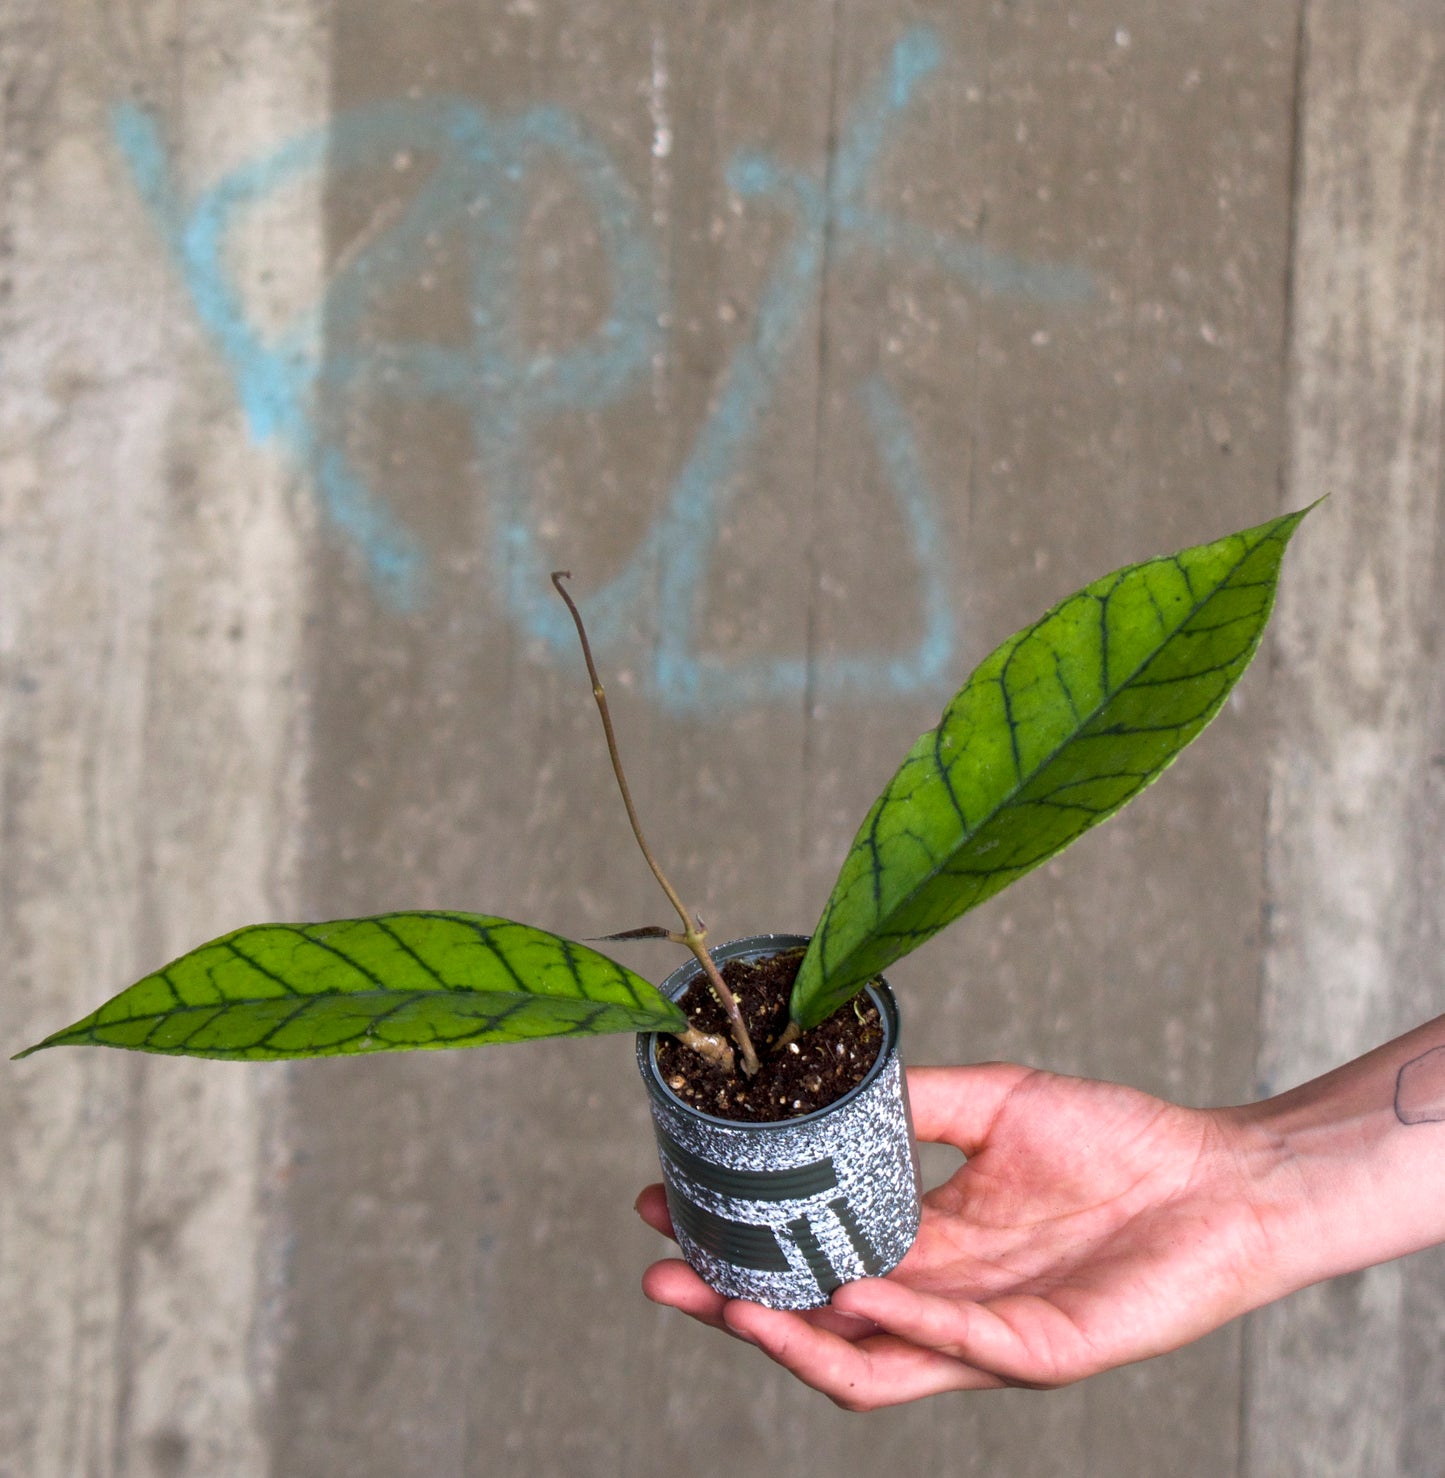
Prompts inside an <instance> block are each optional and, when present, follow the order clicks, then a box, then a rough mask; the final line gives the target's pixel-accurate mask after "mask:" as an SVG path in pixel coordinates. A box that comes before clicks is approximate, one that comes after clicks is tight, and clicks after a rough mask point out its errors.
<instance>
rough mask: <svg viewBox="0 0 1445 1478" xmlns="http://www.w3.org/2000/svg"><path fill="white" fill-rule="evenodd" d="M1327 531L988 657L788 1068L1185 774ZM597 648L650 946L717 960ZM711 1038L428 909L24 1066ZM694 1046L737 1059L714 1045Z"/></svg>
mask: <svg viewBox="0 0 1445 1478" xmlns="http://www.w3.org/2000/svg"><path fill="white" fill-rule="evenodd" d="M1307 511H1308V510H1304V511H1302V512H1299V513H1292V514H1289V515H1287V516H1285V517H1283V518H1278V519H1274V520H1272V521H1270V522H1269V523H1265V524H1261V525H1259V526H1258V527H1257V528H1252V529H1247V530H1245V531H1244V532H1242V533H1238V534H1233V535H1230V536H1229V537H1228V538H1225V539H1221V540H1219V541H1217V542H1216V543H1213V544H1204V545H1200V546H1198V547H1196V548H1192V549H1186V550H1183V551H1181V552H1180V553H1179V554H1176V555H1171V556H1168V557H1166V558H1163V559H1155V560H1150V561H1148V562H1146V563H1144V564H1138V565H1130V566H1127V567H1126V568H1124V569H1122V570H1118V571H1116V572H1115V573H1114V574H1112V575H1109V576H1106V577H1105V578H1104V579H1102V580H1098V581H1096V582H1094V584H1092V585H1089V586H1087V587H1086V588H1085V589H1084V590H1081V591H1079V592H1078V593H1077V594H1076V595H1073V596H1071V597H1070V598H1069V599H1068V600H1066V601H1064V602H1063V603H1062V604H1061V605H1059V606H1056V607H1055V608H1054V609H1053V610H1052V611H1050V612H1048V613H1047V614H1046V615H1045V616H1043V617H1042V618H1041V619H1040V620H1038V621H1036V622H1035V623H1034V624H1033V625H1031V626H1029V627H1027V628H1025V629H1024V630H1023V631H1021V632H1018V633H1016V634H1015V635H1014V636H1012V637H1010V638H1009V639H1008V640H1007V641H1005V642H1004V643H1003V645H1002V646H1000V647H999V648H998V649H997V650H996V651H994V652H993V653H992V654H991V655H990V656H989V657H987V658H985V660H984V661H983V663H982V664H981V665H980V666H979V667H978V668H977V669H976V671H975V672H974V673H973V675H972V676H971V677H970V678H969V680H968V682H967V683H965V684H964V686H963V688H962V689H961V690H960V691H959V693H958V694H957V695H956V696H955V697H954V699H953V700H952V701H951V702H950V703H949V705H948V706H947V708H945V710H944V712H943V717H942V719H941V720H940V722H939V724H938V727H937V728H936V729H933V730H930V731H929V732H928V733H927V734H924V735H923V736H922V738H920V739H919V740H918V742H917V743H916V744H915V745H914V746H913V748H912V749H911V750H910V751H909V753H908V755H907V756H906V758H905V759H904V761H903V765H902V767H901V768H900V769H899V771H898V773H897V774H896V775H895V776H894V777H893V779H892V780H891V781H890V782H889V784H888V786H887V787H886V789H885V790H884V792H883V794H882V795H881V796H880V797H879V798H878V800H877V801H876V802H875V803H874V805H873V808H872V810H871V811H870V812H869V813H868V816H867V819H866V820H865V821H864V823H863V826H862V828H861V829H860V831H859V833H858V836H857V838H856V839H855V840H854V843H853V847H852V849H851V851H850V852H849V854H848V857H847V859H846V861H845V862H844V864H843V869H842V872H841V874H840V876H839V878H838V881H837V884H836V885H835V887H834V889H833V893H832V895H831V897H830V898H829V900H828V903H827V905H826V907H825V908H824V910H823V915H822V918H821V920H820V921H819V923H818V926H817V928H816V929H815V930H814V931H813V938H812V943H811V944H810V946H809V948H808V951H807V954H806V955H805V957H804V959H803V962H802V965H801V967H800V970H799V974H798V980H797V984H796V986H795V988H794V991H793V997H792V1005H791V1017H792V1021H791V1024H790V1025H789V1027H788V1029H787V1031H786V1032H785V1033H784V1034H783V1036H782V1037H781V1038H780V1039H779V1041H778V1043H776V1044H775V1045H774V1047H773V1050H777V1048H778V1047H781V1046H783V1045H785V1043H786V1042H787V1041H788V1040H790V1039H791V1038H794V1037H796V1036H797V1035H799V1034H801V1033H802V1032H803V1031H805V1030H807V1029H808V1028H810V1027H812V1026H815V1025H817V1024H818V1023H819V1022H820V1021H822V1020H824V1019H825V1018H826V1017H827V1016H828V1015H830V1014H831V1013H832V1012H833V1011H835V1010H837V1009H838V1008H839V1007H840V1006H842V1005H844V1004H846V1003H847V1002H848V1001H849V1000H850V999H851V998H852V996H854V995H855V994H856V993H857V992H858V991H860V990H861V989H862V988H863V986H864V985H866V984H867V982H868V981H869V980H870V979H872V978H873V977H874V976H875V975H877V974H878V973H879V972H881V971H882V970H883V969H885V968H886V967H887V966H888V965H889V964H891V963H892V962H893V961H894V960H897V959H899V958H901V957H902V956H903V955H905V954H907V953H908V952H909V951H910V950H913V949H915V948H916V947H917V946H918V945H920V944H922V943H923V942H924V941H925V940H926V939H928V938H930V937H931V936H932V935H933V934H935V933H937V932H938V930H940V929H942V928H943V927H944V926H945V925H947V924H948V923H950V922H952V920H954V919H955V918H957V917H958V916H959V915H960V914H962V913H964V912H966V911H967V910H968V909H970V908H973V907H976V906H977V905H978V904H980V903H982V902H984V901H985V900H986V899H988V898H991V897H992V896H993V895H994V894H995V893H997V892H999V891H1000V890H1001V889H1003V888H1004V887H1006V886H1007V885H1008V884H1009V883H1011V882H1013V881H1014V880H1015V879H1016V878H1018V877H1021V876H1022V875H1023V874H1024V873H1026V872H1028V871H1030V870H1031V869H1033V868H1035V867H1037V866H1039V865H1040V864H1041V863H1043V862H1046V861H1047V860H1048V859H1049V858H1051V857H1053V856H1055V855H1056V854H1057V853H1058V852H1060V851H1061V850H1062V849H1063V848H1064V847H1066V846H1068V844H1069V843H1070V842H1072V841H1074V840H1075V839H1076V838H1077V837H1079V836H1080V835H1082V834H1083V833H1084V832H1085V831H1087V830H1088V829H1089V828H1090V827H1091V826H1095V825H1097V824H1098V823H1099V822H1100V821H1102V820H1104V819H1105V817H1107V816H1110V815H1112V814H1113V813H1114V812H1115V811H1117V810H1118V809H1119V808H1120V807H1121V806H1123V805H1124V804H1125V803H1126V802H1128V801H1129V800H1131V799H1132V798H1133V797H1134V796H1135V795H1137V794H1138V793H1139V791H1141V790H1142V789H1143V788H1144V787H1145V786H1146V785H1148V784H1149V783H1150V782H1151V781H1153V780H1154V779H1156V778H1157V777H1158V776H1159V775H1160V774H1161V773H1162V772H1163V771H1164V769H1165V768H1167V766H1168V765H1169V764H1170V763H1171V762H1172V761H1173V760H1174V759H1175V757H1176V756H1177V755H1178V754H1179V752H1180V751H1181V750H1182V749H1183V748H1184V747H1185V745H1187V744H1188V743H1189V742H1190V740H1192V739H1193V738H1195V736H1196V735H1197V734H1198V733H1199V732H1200V731H1201V730H1202V729H1203V728H1204V726H1205V725H1206V724H1207V723H1208V722H1209V720H1210V719H1211V718H1213V717H1214V715H1215V713H1217V712H1218V710H1219V707H1220V705H1221V704H1222V703H1223V702H1224V699H1225V698H1226V696H1227V695H1228V693H1229V691H1230V689H1231V688H1232V687H1233V686H1234V683H1235V682H1236V680H1237V679H1238V678H1239V676H1240V674H1241V673H1242V672H1243V671H1244V669H1245V667H1246V666H1247V665H1248V664H1249V661H1250V658H1251V657H1252V656H1253V655H1254V652H1255V650H1256V648H1257V647H1258V645H1259V640H1260V637H1261V635H1262V634H1263V631H1264V626H1265V623H1266V621H1267V620H1268V618H1269V612H1270V609H1271V607H1272V605H1273V601H1274V592H1275V584H1276V581H1277V578H1278V574H1279V565H1280V559H1281V557H1282V555H1283V553H1284V549H1285V545H1286V544H1287V543H1288V541H1289V538H1290V536H1291V535H1292V534H1293V533H1294V530H1295V528H1296V527H1297V526H1298V524H1299V522H1300V520H1301V519H1302V518H1303V517H1304V514H1305V512H1307ZM558 588H559V590H560V588H561V587H560V585H559V587H558ZM564 596H565V592H564ZM568 605H569V607H571V608H572V609H573V614H574V616H575V615H576V611H575V607H572V605H571V602H570V600H569V601H568ZM578 629H579V633H580V632H581V622H580V618H579V619H578ZM583 647H584V653H585V655H586V656H587V661H588V670H589V675H590V676H591V678H592V682H593V692H594V696H595V697H596V699H597V702H598V707H599V709H600V710H601V712H602V714H603V719H604V725H605V727H606V730H607V737H608V748H609V753H610V754H611V755H612V757H613V762H614V769H615V770H616V771H617V773H618V779H619V783H620V784H621V785H622V787H623V793H624V799H625V801H626V804H627V810H628V816H629V819H630V820H631V821H632V823H633V827H634V831H635V832H636V834H637V836H638V840H639V843H640V844H641V845H642V847H643V850H644V854H645V855H646V857H647V860H648V863H649V865H650V866H651V867H652V868H653V870H654V872H655V873H657V875H658V879H659V882H660V883H662V885H663V887H664V889H665V891H666V892H667V894H668V897H669V899H670V900H671V901H672V903H673V904H674V906H675V907H676V909H677V911H678V913H679V915H680V917H681V919H682V922H683V929H682V930H681V931H680V932H669V931H667V930H664V929H660V928H653V929H646V930H637V931H632V932H633V934H634V935H635V936H640V935H645V936H651V937H667V938H670V939H673V940H675V941H677V942H679V943H683V944H685V945H687V947H688V948H689V949H691V950H693V952H694V953H695V954H697V955H698V957H699V959H700V960H706V950H705V948H704V947H703V939H704V933H703V930H702V928H701V926H700V925H698V924H697V922H696V919H695V917H694V916H693V915H691V914H690V913H689V912H688V910H687V909H686V908H685V907H684V906H683V904H682V903H681V901H680V900H679V899H678V897H677V895H676V893H675V891H674V890H673V889H672V888H671V885H670V884H668V883H667V882H666V881H665V879H663V877H662V875H661V872H660V870H659V869H658V868H657V865H656V862H655V861H654V859H653V858H652V855H651V853H650V851H648V850H647V847H646V843H645V842H643V841H642V837H641V831H640V828H639V827H638V826H637V821H636V816H635V813H634V812H633V808H632V802H631V797H630V796H629V795H628V794H627V792H626V783H625V780H623V778H622V775H621V767H620V764H618V762H617V760H616V745H615V741H614V739H613V735H612V727H611V722H610V719H609V718H608V716H607V711H606V704H605V698H604V697H603V695H602V691H601V687H602V685H601V683H600V682H599V681H598V679H597V675H596V670H595V668H594V667H593V665H592V661H591V654H590V651H588V650H587V648H586V641H585V635H584V638H583ZM714 973H715V972H709V974H710V977H711V975H712V974H714ZM713 984H714V990H716V989H717V984H718V982H714V983H713ZM724 989H726V987H724ZM724 1006H725V1009H726V1002H725V1001H724ZM730 1014H731V1013H730ZM690 1030H691V1029H690V1026H689V1023H688V1021H687V1018H686V1016H685V1015H684V1013H683V1012H682V1011H681V1010H680V1009H679V1008H678V1007H677V1006H676V1005H674V1004H673V1003H672V1002H671V1001H668V1000H667V999H666V998H665V997H664V996H663V995H662V994H661V992H660V991H658V990H657V989H656V988H655V987H654V986H652V985H650V984H649V983H648V982H647V981H645V980H643V979H642V978H641V977H640V976H638V975H635V974H633V973H632V972H631V971H630V970H627V969H625V968H624V967H623V966H622V965H620V964H618V963H617V962H616V961H613V960H611V959H608V958H607V957H606V956H605V955H602V954H599V953H598V952H597V951H595V950H593V949H590V948H588V947H587V946H586V945H584V944H580V943H576V942H574V941H572V940H568V939H564V938H561V937H559V936H558V935H555V934H550V933H547V932H545V931H544V930H541V929H537V928H534V927H532V926H531V925H528V924H521V923H516V922H514V921H512V920H509V919H503V918H497V917H494V916H492V915H487V914H471V913H455V912H443V911H427V912H411V913H391V914H383V915H379V916H377V917H375V918H367V919H343V920H339V921H335V922H332V923H322V924H262V925H256V926H253V927H251V928H246V929H240V930H237V931H236V932H235V933H232V934H227V935H225V936H223V937H222V938H220V939H217V940H214V941H213V942H211V943H210V944H207V945H203V946H202V947H201V948H199V949H197V950H194V951H193V952H192V953H190V954H188V955H184V956H183V957H182V958H181V959H179V960H176V961H174V962H173V963H172V964H170V965H168V966H166V967H165V968H164V969H162V970H159V971H157V972H155V973H154V974H152V975H148V976H146V977H145V978H144V979H143V980H140V981H138V982H137V983H136V984H135V985H133V986H131V987H130V988H129V989H127V990H124V991H122V992H121V993H120V994H119V995H117V996H115V997H114V998H113V999H111V1000H110V1001H108V1002H106V1004H105V1005H103V1006H101V1007H100V1008H99V1009H98V1010H97V1011H95V1012H93V1013H91V1015H89V1016H87V1017H85V1018H83V1019H82V1020H80V1021H78V1022H76V1023H75V1024H74V1025H72V1026H69V1027H66V1028H65V1029H64V1030H62V1031H58V1032H56V1033H55V1034H54V1035H52V1036H50V1037H47V1038H46V1039H45V1040H44V1041H42V1042H39V1043H37V1044H36V1045H35V1046H34V1047H30V1048H28V1049H26V1051H25V1052H22V1053H19V1054H18V1056H21V1057H24V1056H28V1055H29V1053H31V1052H36V1051H39V1050H40V1049H42V1048H45V1047H58V1046H65V1045H72V1044H77V1045H79V1044H89V1045H99V1046H108V1047H126V1048H131V1049H135V1050H140V1051H146V1052H160V1053H169V1054H179V1055H187V1056H193V1057H213V1058H234V1059H240V1060H249V1061H263V1060H270V1059H276V1058H296V1057H325V1056H334V1055H338V1054H345V1053H365V1052H382V1051H407V1050H413V1049H418V1048H438V1047H473V1046H481V1045H483V1044H485V1043H489V1042H517V1041H528V1040H532V1039H534V1038H539V1037H548V1036H568V1035H570V1036H592V1035H598V1034H600V1033H604V1032H619V1031H625V1032H639V1031H641V1032H652V1031H658V1032H672V1033H675V1034H677V1035H679V1036H680V1037H682V1038H683V1039H684V1040H688V1038H689V1032H690ZM692 1035H693V1036H694V1037H696V1036H698V1035H699V1034H697V1033H692ZM689 1045H693V1046H695V1047H697V1049H698V1050H700V1051H702V1052H703V1053H704V1054H705V1055H708V1056H710V1057H711V1058H713V1060H715V1061H716V1060H719V1057H720V1055H725V1058H726V1060H728V1061H731V1059H732V1056H733V1054H732V1052H731V1049H729V1048H728V1047H727V1046H726V1044H725V1043H722V1044H720V1043H718V1041H717V1039H715V1038H712V1039H707V1040H706V1041H701V1042H699V1041H692V1042H690V1043H689ZM738 1046H739V1049H740V1051H739V1055H740V1056H743V1058H744V1061H743V1063H742V1064H740V1067H741V1070H742V1071H748V1064H747V1061H746V1051H745V1050H744V1049H743V1048H742V1043H741V1042H739V1043H738ZM750 1047H751V1044H749V1049H750Z"/></svg>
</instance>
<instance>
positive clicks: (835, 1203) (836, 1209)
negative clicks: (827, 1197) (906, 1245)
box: [828, 1196, 884, 1278]
mask: <svg viewBox="0 0 1445 1478" xmlns="http://www.w3.org/2000/svg"><path fill="white" fill-rule="evenodd" d="M828 1210H829V1211H831V1212H832V1213H833V1215H834V1216H836V1217H837V1218H838V1224H839V1225H840V1226H841V1227H842V1228H843V1230H844V1231H845V1232H847V1233H848V1240H849V1241H850V1242H851V1243H852V1244H853V1251H854V1252H856V1253H857V1254H858V1257H859V1260H860V1261H861V1262H862V1264H863V1271H864V1272H865V1273H867V1274H868V1276H869V1277H870V1278H876V1277H877V1276H878V1275H879V1274H880V1273H881V1272H883V1270H884V1264H883V1259H882V1258H881V1257H879V1256H878V1253H877V1251H876V1250H875V1248H874V1246H873V1244H872V1243H871V1242H870V1241H869V1240H868V1238H867V1237H866V1236H865V1235H864V1233H863V1228H862V1227H860V1226H859V1225H858V1218H857V1217H856V1216H855V1215H854V1214H853V1208H852V1207H851V1206H850V1205H849V1204H848V1198H847V1197H846V1196H838V1197H836V1198H835V1199H834V1200H832V1201H829V1202H828Z"/></svg>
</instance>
